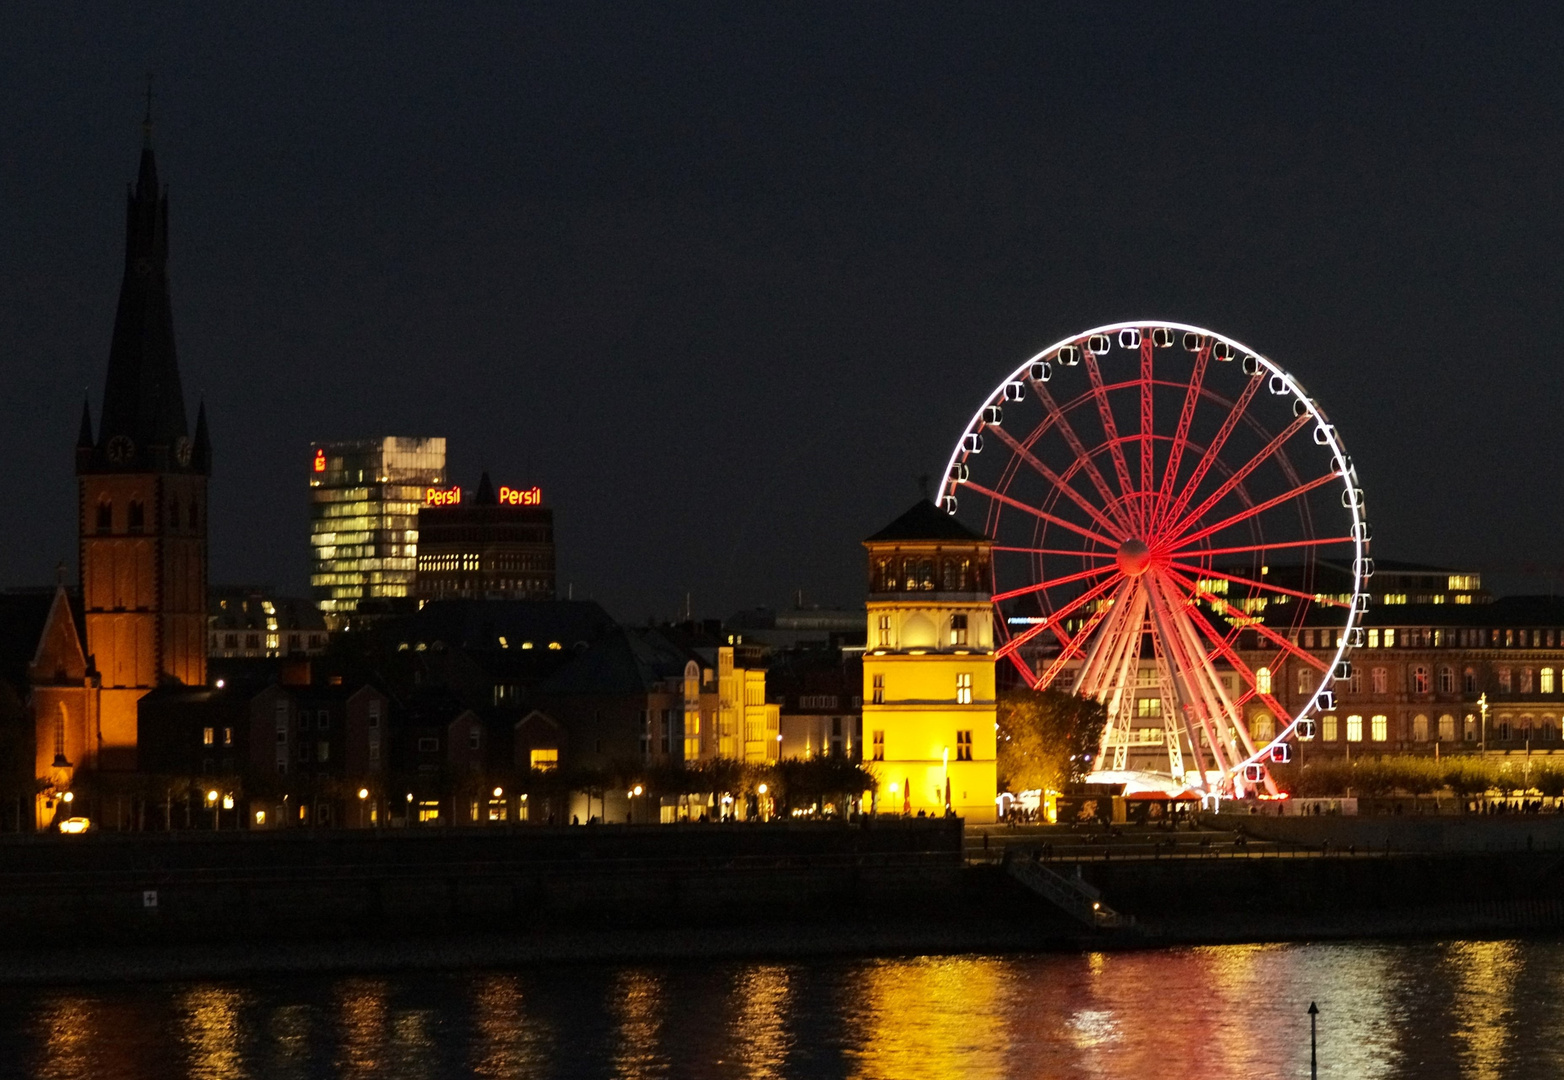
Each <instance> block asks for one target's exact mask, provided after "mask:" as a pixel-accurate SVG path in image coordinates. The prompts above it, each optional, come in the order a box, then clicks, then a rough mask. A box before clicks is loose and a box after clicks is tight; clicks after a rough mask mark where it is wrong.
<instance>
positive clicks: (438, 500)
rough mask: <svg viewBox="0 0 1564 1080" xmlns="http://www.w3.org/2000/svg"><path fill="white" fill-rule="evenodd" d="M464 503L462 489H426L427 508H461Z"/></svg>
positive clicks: (425, 502)
mask: <svg viewBox="0 0 1564 1080" xmlns="http://www.w3.org/2000/svg"><path fill="white" fill-rule="evenodd" d="M461 502H462V489H461V488H459V487H453V488H433V487H432V488H425V489H424V505H425V506H460V505H461Z"/></svg>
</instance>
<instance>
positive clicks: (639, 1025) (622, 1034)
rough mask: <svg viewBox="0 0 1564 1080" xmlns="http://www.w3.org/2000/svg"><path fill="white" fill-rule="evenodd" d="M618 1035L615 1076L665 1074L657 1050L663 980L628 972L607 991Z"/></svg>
mask: <svg viewBox="0 0 1564 1080" xmlns="http://www.w3.org/2000/svg"><path fill="white" fill-rule="evenodd" d="M609 993H610V994H611V995H612V997H611V1006H612V1010H613V1014H614V1019H615V1021H616V1022H617V1031H616V1032H615V1039H614V1075H615V1076H619V1077H624V1078H626V1080H639V1078H640V1077H646V1076H660V1075H664V1074H665V1072H666V1068H665V1062H664V1061H663V1060H662V1054H661V1050H660V1048H659V1041H660V1039H659V1036H660V1035H661V1033H662V1024H663V976H662V975H661V973H658V972H652V971H647V970H646V969H644V968H629V969H627V970H625V971H623V972H621V973H620V974H619V975H618V977H616V978H615V979H613V980H612V982H611V983H610V987H609Z"/></svg>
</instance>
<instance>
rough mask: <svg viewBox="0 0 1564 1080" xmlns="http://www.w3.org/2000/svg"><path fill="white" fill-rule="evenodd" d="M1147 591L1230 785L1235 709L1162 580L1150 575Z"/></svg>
mask: <svg viewBox="0 0 1564 1080" xmlns="http://www.w3.org/2000/svg"><path fill="white" fill-rule="evenodd" d="M1147 576H1148V577H1150V578H1151V579H1152V580H1150V581H1148V582H1147V586H1146V587H1147V591H1148V592H1149V593H1150V595H1151V597H1152V603H1153V604H1154V605H1155V606H1156V610H1157V611H1158V614H1159V616H1160V619H1159V621H1160V622H1161V623H1162V629H1163V633H1164V637H1165V640H1166V641H1167V643H1168V646H1169V650H1170V652H1171V654H1172V659H1173V663H1174V667H1175V668H1176V669H1177V670H1178V672H1179V674H1180V676H1181V678H1182V679H1183V681H1184V684H1185V686H1186V688H1187V690H1188V691H1190V692H1191V696H1192V698H1193V699H1194V700H1195V701H1197V702H1198V709H1197V715H1198V718H1199V720H1200V724H1201V727H1202V728H1203V730H1204V732H1205V736H1206V740H1207V742H1208V744H1209V746H1208V748H1209V749H1210V751H1211V757H1212V759H1213V762H1214V763H1215V765H1216V767H1217V769H1218V770H1219V771H1220V772H1221V773H1222V775H1223V777H1224V778H1226V779H1224V782H1223V786H1224V787H1225V786H1226V785H1227V784H1228V783H1230V778H1231V775H1232V772H1233V769H1234V767H1235V765H1236V763H1237V758H1231V759H1230V757H1229V755H1230V753H1231V751H1232V749H1233V748H1232V745H1231V741H1230V737H1229V736H1228V734H1227V731H1226V730H1225V729H1227V728H1228V727H1229V725H1230V723H1231V714H1232V708H1231V704H1230V703H1229V702H1227V700H1226V695H1225V694H1224V693H1223V690H1222V681H1221V679H1219V678H1218V677H1217V675H1216V672H1215V671H1213V670H1212V668H1211V663H1210V661H1209V660H1208V659H1207V658H1206V651H1205V649H1204V648H1202V647H1201V645H1200V641H1199V639H1198V638H1197V637H1196V636H1195V632H1194V628H1193V627H1191V626H1190V625H1189V620H1188V619H1187V618H1186V617H1184V615H1183V613H1182V612H1180V611H1177V610H1175V609H1174V608H1173V606H1172V605H1171V604H1170V603H1168V599H1167V595H1166V592H1165V591H1164V588H1163V585H1162V581H1161V579H1160V577H1159V576H1156V575H1154V574H1153V575H1147Z"/></svg>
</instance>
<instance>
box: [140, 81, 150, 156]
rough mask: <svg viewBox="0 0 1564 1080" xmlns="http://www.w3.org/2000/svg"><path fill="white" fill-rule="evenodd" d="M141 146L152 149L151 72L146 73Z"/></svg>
mask: <svg viewBox="0 0 1564 1080" xmlns="http://www.w3.org/2000/svg"><path fill="white" fill-rule="evenodd" d="M141 140H142V145H143V146H145V147H146V148H147V149H149V150H150V149H151V148H152V72H150V71H149V72H147V113H146V116H145V117H143V118H142V121H141Z"/></svg>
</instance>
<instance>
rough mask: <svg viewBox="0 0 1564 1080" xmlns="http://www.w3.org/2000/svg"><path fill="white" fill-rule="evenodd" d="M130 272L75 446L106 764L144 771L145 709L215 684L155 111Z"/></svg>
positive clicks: (202, 493) (194, 452)
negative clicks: (147, 697)
mask: <svg viewBox="0 0 1564 1080" xmlns="http://www.w3.org/2000/svg"><path fill="white" fill-rule="evenodd" d="M125 217H126V221H125V276H124V279H123V280H122V282H121V284H120V294H119V309H118V311H117V312H116V314H115V316H114V337H113V341H112V342H111V344H110V346H109V370H108V379H107V382H106V384H105V387H104V392H103V409H102V412H101V414H100V422H99V424H98V430H97V433H96V434H94V432H93V426H92V416H91V413H90V410H89V409H88V407H87V406H85V405H84V406H83V408H82V418H81V431H80V435H79V436H78V438H77V441H76V477H77V490H78V499H79V505H78V529H79V536H80V544H81V550H80V556H81V593H82V605H83V614H84V618H85V623H86V635H87V652H88V654H89V655H90V657H91V659H92V663H93V665H94V667H95V668H96V670H97V672H98V674H99V678H100V679H101V685H102V692H101V693H102V696H101V703H100V709H99V728H98V736H99V738H98V742H99V747H100V753H99V756H98V760H97V762H96V764H97V765H98V767H99V768H103V769H133V768H135V765H136V702H137V701H138V700H139V699H140V698H141V696H142V695H143V694H145V693H146V692H147V691H149V690H151V689H152V688H153V687H155V686H158V685H159V684H160V683H165V682H180V683H184V684H186V685H192V686H199V685H201V684H203V683H205V682H206V528H207V526H206V483H207V476H208V475H209V473H210V471H211V445H210V442H209V440H208V437H207V430H206V410H205V408H204V407H203V408H202V410H201V412H200V415H199V417H198V418H197V420H196V430H195V436H194V438H191V436H190V432H189V429H188V426H187V424H186V414H185V398H184V392H183V391H182V390H181V388H180V384H179V365H178V362H177V360H176V358H175V354H174V316H173V307H172V305H171V303H170V300H169V288H168V195H167V193H166V192H165V191H163V190H162V189H161V188H160V187H159V186H158V177H157V162H156V160H155V159H154V157H153V153H152V142H151V123H150V117H149V119H148V123H147V140H146V143H145V145H144V146H143V147H142V151H141V169H140V173H139V175H138V176H137V178H136V183H135V186H134V187H133V188H132V189H131V190H130V192H129V195H128V198H127V201H126V214H125Z"/></svg>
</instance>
